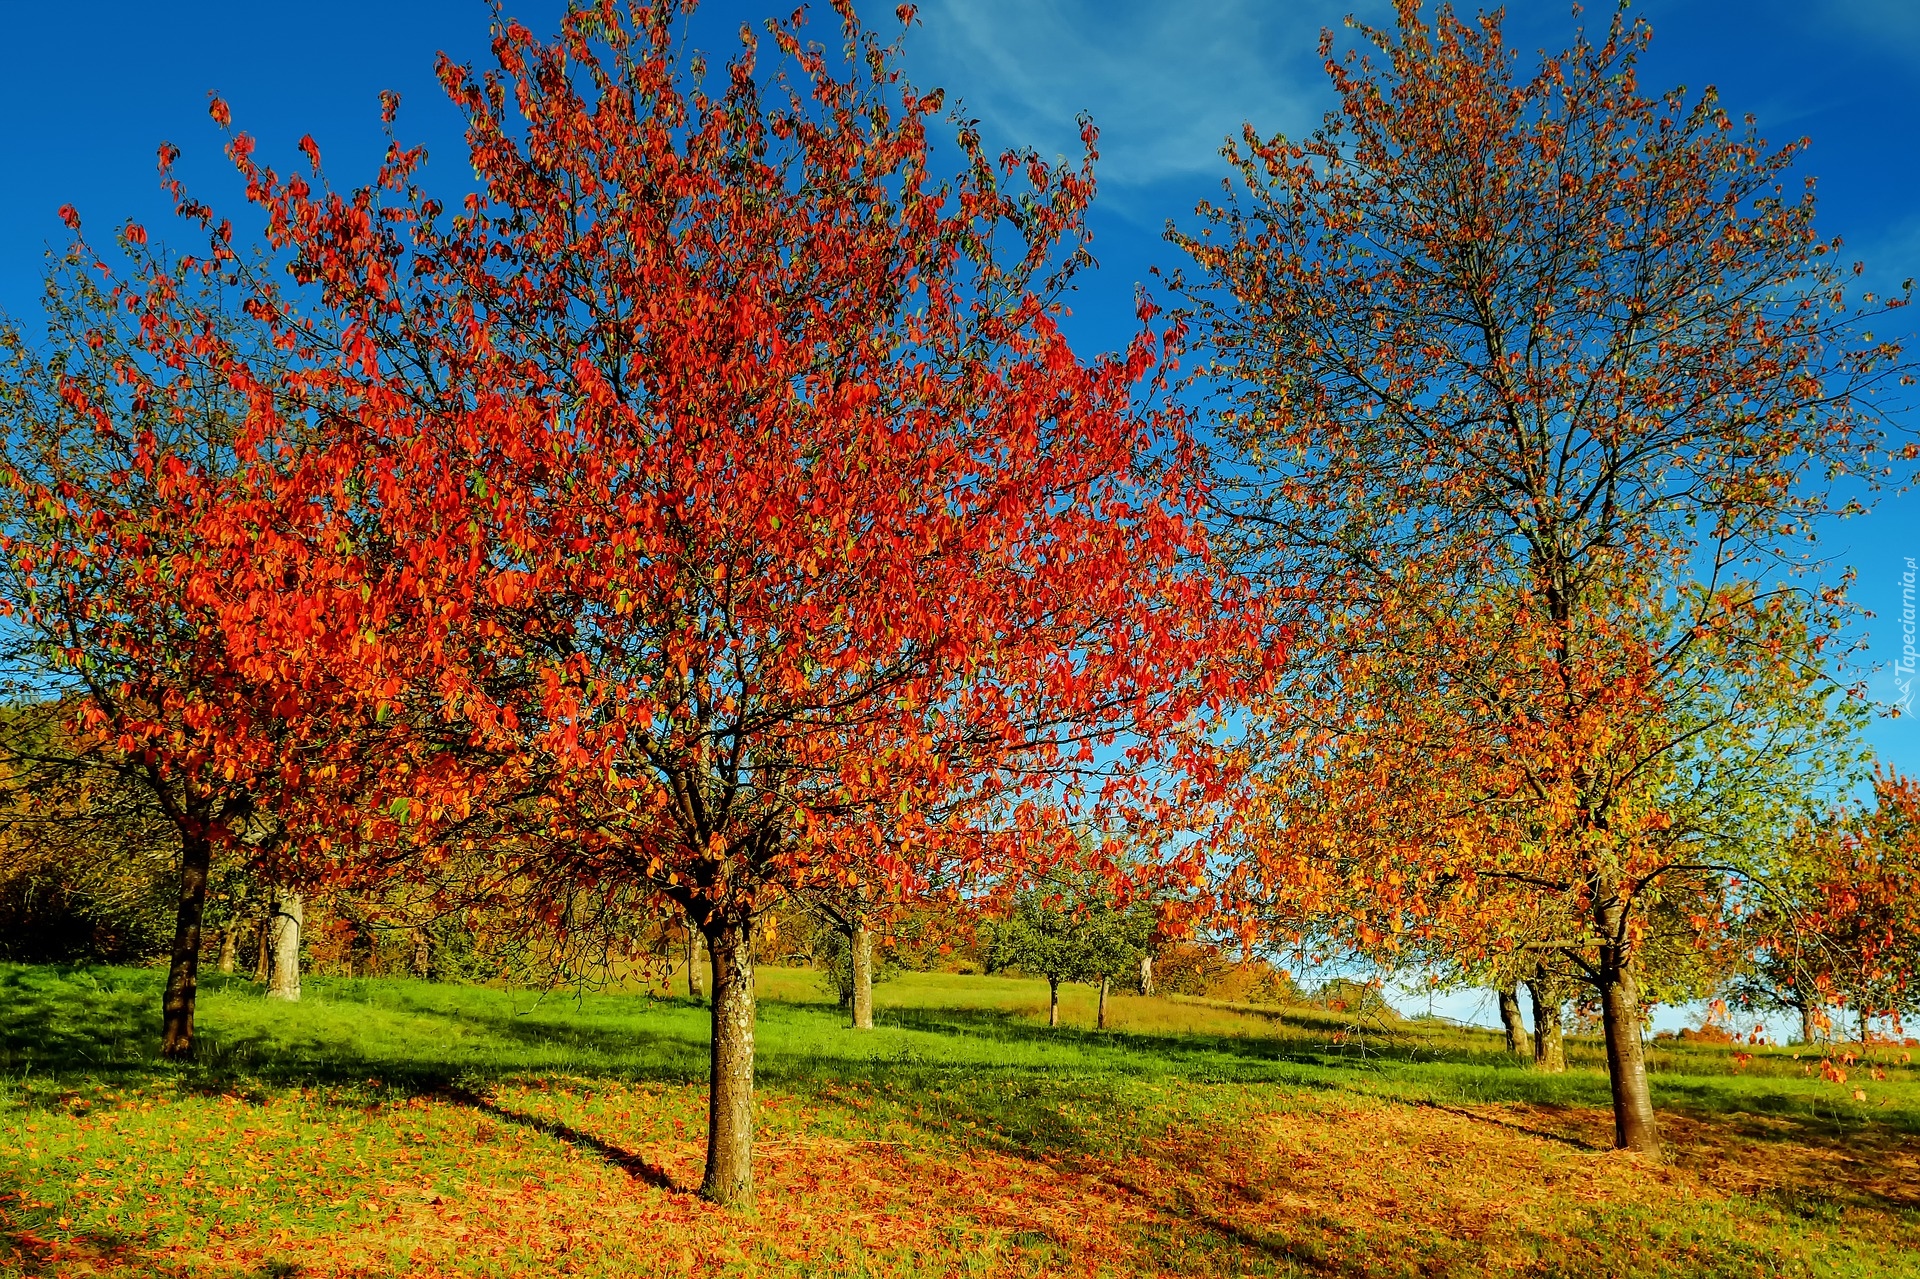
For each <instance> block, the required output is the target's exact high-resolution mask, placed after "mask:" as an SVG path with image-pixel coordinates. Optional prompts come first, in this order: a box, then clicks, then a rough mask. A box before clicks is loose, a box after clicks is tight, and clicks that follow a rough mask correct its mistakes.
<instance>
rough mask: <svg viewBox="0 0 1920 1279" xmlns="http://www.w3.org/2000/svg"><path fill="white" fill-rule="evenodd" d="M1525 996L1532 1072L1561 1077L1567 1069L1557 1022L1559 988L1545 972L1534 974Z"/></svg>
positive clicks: (1563, 1040)
mask: <svg viewBox="0 0 1920 1279" xmlns="http://www.w3.org/2000/svg"><path fill="white" fill-rule="evenodd" d="M1527 994H1528V996H1529V997H1530V998H1531V999H1532V1001H1533V1066H1534V1069H1535V1070H1544V1071H1546V1072H1547V1073H1548V1074H1554V1075H1558V1074H1563V1073H1564V1072H1565V1071H1566V1069H1567V1044H1566V1031H1565V1028H1564V1027H1563V1025H1562V1023H1561V1019H1560V1006H1561V999H1560V988H1559V986H1558V985H1557V984H1555V983H1554V982H1553V981H1552V980H1551V979H1550V978H1548V977H1547V975H1546V974H1545V973H1544V972H1536V973H1535V974H1534V976H1533V977H1532V978H1531V979H1530V980H1529V981H1528V982H1527Z"/></svg>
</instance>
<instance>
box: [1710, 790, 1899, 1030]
mask: <svg viewBox="0 0 1920 1279" xmlns="http://www.w3.org/2000/svg"><path fill="white" fill-rule="evenodd" d="M1791 846H1792V848H1793V850H1794V852H1795V853H1796V854H1797V855H1798V867H1799V870H1800V873H1799V874H1797V875H1795V876H1793V877H1791V878H1787V879H1784V880H1783V882H1781V883H1779V884H1776V885H1774V886H1773V890H1772V891H1771V892H1769V893H1768V895H1767V896H1766V898H1765V899H1764V900H1763V901H1762V902H1760V903H1759V904H1758V907H1757V909H1755V910H1754V911H1753V912H1752V914H1751V915H1750V916H1749V918H1748V920H1747V926H1746V929H1745V931H1744V933H1743V940H1744V941H1745V942H1746V943H1747V946H1748V947H1749V953H1748V956H1747V962H1746V964H1745V965H1744V966H1743V968H1742V969H1741V970H1740V971H1739V972H1738V973H1737V975H1736V976H1735V977H1734V979H1733V980H1732V982H1731V983H1730V984H1729V989H1730V993H1731V994H1732V996H1733V997H1734V998H1736V999H1738V1000H1740V1001H1741V1002H1742V1003H1745V1004H1748V1005H1758V1006H1760V1007H1762V1008H1769V1009H1781V1010H1784V1011H1790V1012H1793V1013H1795V1014H1796V1015H1797V1016H1798V1017H1799V1020H1800V1039H1801V1041H1802V1042H1803V1043H1814V1042H1816V1041H1817V1040H1819V1039H1821V1038H1826V1037H1829V1036H1830V1035H1831V1033H1832V1032H1833V1030H1835V1029H1836V1027H1835V1026H1834V1020H1833V1019H1834V1017H1835V1016H1836V1015H1837V1014H1838V1013H1839V1011H1840V1010H1841V1009H1843V1008H1850V1009H1852V1010H1853V1012H1854V1013H1855V1015H1856V1017H1857V1018H1858V1028H1859V1032H1860V1037H1861V1040H1862V1042H1863V1045H1864V1041H1865V1040H1866V1038H1867V1027H1868V1024H1869V1022H1870V1021H1871V1019H1872V1018H1874V1017H1876V1016H1891V1017H1895V1018H1898V1017H1900V1016H1902V1015H1903V1014H1911V1013H1914V1012H1916V1011H1920V972H1916V965H1920V783H1916V782H1915V781H1914V780H1913V779H1912V778H1908V777H1905V776H1902V775H1901V774H1899V773H1896V772H1894V771H1892V770H1888V769H1882V770H1878V771H1876V772H1875V774H1874V778H1873V804H1872V807H1871V808H1868V809H1866V810H1865V811H1860V812H1849V811H1847V810H1846V809H1844V808H1843V809H1840V810H1838V811H1835V812H1832V813H1830V814H1827V815H1826V816H1825V818H1824V820H1817V821H1815V820H1810V821H1807V822H1803V823H1802V824H1801V826H1800V827H1799V828H1798V829H1797V830H1796V831H1795V832H1794V839H1793V841H1792V845H1791ZM1829 1010H1832V1011H1829Z"/></svg>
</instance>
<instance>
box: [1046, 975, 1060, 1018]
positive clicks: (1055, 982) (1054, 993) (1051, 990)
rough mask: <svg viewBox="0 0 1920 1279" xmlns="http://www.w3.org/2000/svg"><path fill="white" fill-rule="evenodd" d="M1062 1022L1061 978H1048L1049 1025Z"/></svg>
mask: <svg viewBox="0 0 1920 1279" xmlns="http://www.w3.org/2000/svg"><path fill="white" fill-rule="evenodd" d="M1059 1024H1060V979H1059V978H1058V977H1049V978H1047V1025H1049V1026H1058V1025H1059Z"/></svg>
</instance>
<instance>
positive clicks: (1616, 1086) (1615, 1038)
mask: <svg viewBox="0 0 1920 1279" xmlns="http://www.w3.org/2000/svg"><path fill="white" fill-rule="evenodd" d="M1621 950H1622V947H1621V946H1619V945H1618V944H1617V943H1616V944H1613V945H1608V946H1605V947H1602V952H1601V953H1602V960H1601V970H1600V977H1601V980H1600V1017H1601V1024H1602V1026H1603V1027H1604V1028H1605V1030H1606V1036H1607V1082H1608V1084H1609V1085H1610V1086H1611V1088H1612V1091H1613V1143H1614V1145H1616V1146H1618V1147H1619V1148H1620V1149H1622V1150H1635V1151H1638V1152H1640V1153H1641V1154H1643V1155H1652V1156H1653V1157H1655V1158H1659V1157H1660V1130H1659V1127H1658V1126H1657V1124H1656V1123H1655V1122H1654V1116H1653V1093H1652V1091H1651V1089H1649V1088H1648V1086H1647V1058H1646V1053H1645V1050H1644V1048H1643V1046H1642V1044H1641V1042H1640V989H1639V986H1638V984H1637V983H1635V981H1634V979H1633V970H1632V969H1631V968H1630V967H1629V966H1628V964H1627V962H1626V957H1625V956H1624V955H1622V954H1621V953H1620V952H1621Z"/></svg>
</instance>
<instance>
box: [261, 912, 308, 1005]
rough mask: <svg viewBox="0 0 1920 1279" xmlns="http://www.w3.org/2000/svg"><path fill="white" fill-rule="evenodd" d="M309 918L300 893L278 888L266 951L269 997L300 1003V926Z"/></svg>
mask: <svg viewBox="0 0 1920 1279" xmlns="http://www.w3.org/2000/svg"><path fill="white" fill-rule="evenodd" d="M306 921H307V909H306V903H305V902H303V901H302V900H301V899H300V894H299V893H295V892H288V891H285V890H280V889H276V890H275V891H274V894H273V919H272V922H271V923H270V924H269V925H268V932H269V933H270V934H271V936H270V939H269V942H268V946H267V950H268V955H269V959H268V964H267V998H268V999H284V1000H286V1001H287V1002H288V1003H297V1002H299V999H300V929H301V927H302V926H303V925H304V924H305V923H306Z"/></svg>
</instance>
